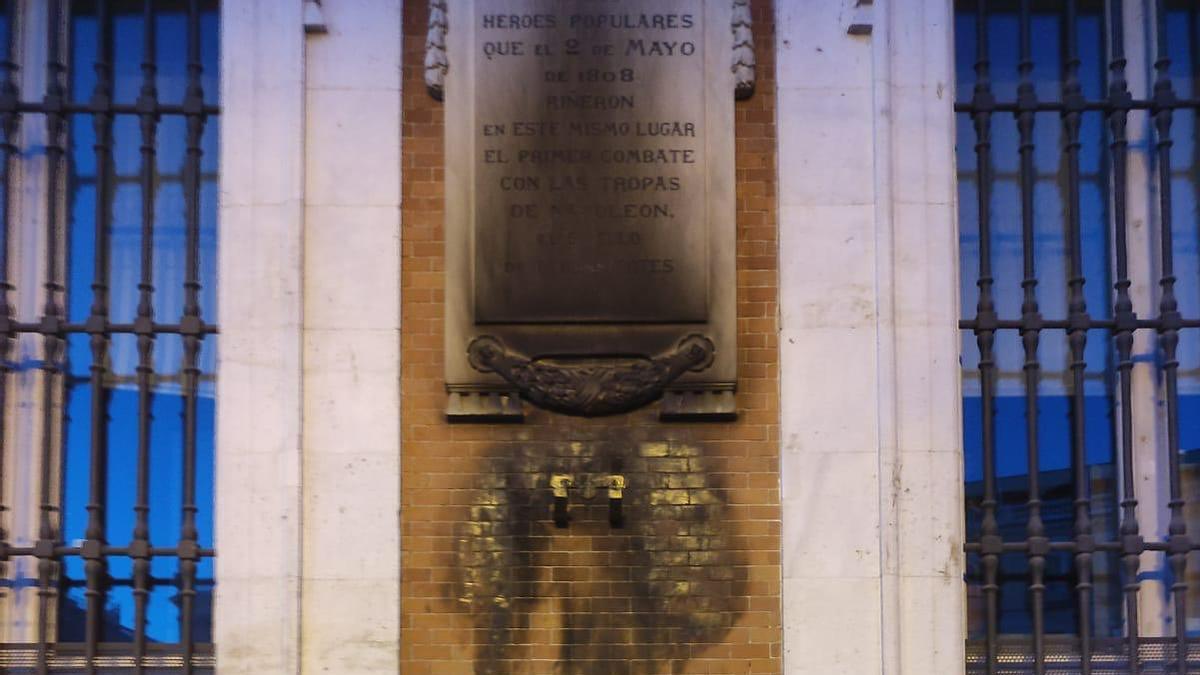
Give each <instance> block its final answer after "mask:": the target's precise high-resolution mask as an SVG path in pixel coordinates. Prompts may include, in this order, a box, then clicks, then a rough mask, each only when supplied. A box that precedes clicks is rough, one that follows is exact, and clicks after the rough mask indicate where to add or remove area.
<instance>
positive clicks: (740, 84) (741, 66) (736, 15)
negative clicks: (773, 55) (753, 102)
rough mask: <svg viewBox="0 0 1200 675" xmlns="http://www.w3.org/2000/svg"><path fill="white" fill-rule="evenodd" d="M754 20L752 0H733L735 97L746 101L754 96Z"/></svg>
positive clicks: (755, 63)
mask: <svg viewBox="0 0 1200 675" xmlns="http://www.w3.org/2000/svg"><path fill="white" fill-rule="evenodd" d="M753 26H754V24H753V19H752V17H751V16H750V0H733V76H734V78H736V80H737V84H736V88H735V89H734V97H735V98H737V100H739V101H744V100H746V99H748V98H750V97H751V96H753V95H754V81H755V71H754V69H755V66H756V65H757V61H756V60H755V58H754V30H753Z"/></svg>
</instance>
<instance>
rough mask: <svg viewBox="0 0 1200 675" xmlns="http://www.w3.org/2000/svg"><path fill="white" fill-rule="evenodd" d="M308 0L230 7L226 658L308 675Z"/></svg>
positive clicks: (221, 490) (221, 435) (222, 470)
mask: <svg viewBox="0 0 1200 675" xmlns="http://www.w3.org/2000/svg"><path fill="white" fill-rule="evenodd" d="M301 9H302V4H301V3H300V2H299V1H298V0H297V1H294V2H227V3H222V5H221V27H222V36H221V45H222V51H221V105H222V115H221V204H220V228H221V229H220V242H221V243H220V247H219V255H218V259H219V263H218V265H219V275H220V284H219V296H220V297H219V306H220V312H219V316H218V322H219V325H220V328H221V335H220V339H219V340H220V341H219V344H220V348H219V354H220V361H219V365H218V377H217V441H216V452H217V459H216V464H217V468H216V477H217V478H216V483H217V484H216V499H215V502H216V549H217V553H218V555H217V561H216V569H217V572H216V574H217V579H218V583H217V586H216V598H215V604H214V611H215V617H214V623H215V628H214V630H215V634H214V642H215V643H216V645H217V663H218V664H220V665H219V669H220V672H221V673H223V674H225V675H231V674H238V673H245V674H247V675H250V674H253V675H260V674H261V673H297V672H299V670H300V619H301V615H300V591H301V569H302V567H301V562H302V561H301V539H302V534H301V533H302V528H303V524H304V523H303V519H302V511H301V466H302V464H301V421H302V418H301V407H302V398H301V395H302V371H301V365H302V360H301V359H302V350H301V343H302V328H303V313H302V312H303V306H302V301H303V296H302V283H303V278H302V271H303V270H302V259H303V258H302V256H303V233H304V230H303V225H304V221H303V217H304V143H303V139H304V105H305V100H304V58H303V57H304V31H303V28H302V16H301Z"/></svg>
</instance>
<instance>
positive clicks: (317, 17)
mask: <svg viewBox="0 0 1200 675" xmlns="http://www.w3.org/2000/svg"><path fill="white" fill-rule="evenodd" d="M304 32H305V33H308V34H310V35H313V34H317V35H320V34H324V33H328V32H329V26H327V25H325V14H324V13H323V12H322V11H321V0H304Z"/></svg>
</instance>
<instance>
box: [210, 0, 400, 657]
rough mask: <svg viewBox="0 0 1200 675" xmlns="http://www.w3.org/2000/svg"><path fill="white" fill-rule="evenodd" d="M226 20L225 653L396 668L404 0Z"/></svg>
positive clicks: (221, 424) (220, 456)
mask: <svg viewBox="0 0 1200 675" xmlns="http://www.w3.org/2000/svg"><path fill="white" fill-rule="evenodd" d="M222 32H223V35H222V50H223V51H222V78H223V80H222V95H221V101H222V106H223V114H222V118H221V123H222V127H221V153H222V154H221V172H222V173H221V186H222V192H221V213H220V218H221V220H220V223H221V245H220V275H221V285H220V289H221V291H220V292H221V298H220V310H221V314H220V317H219V320H220V327H221V336H220V341H221V342H220V344H221V348H220V354H221V362H220V366H219V373H218V378H217V381H218V387H219V389H218V406H219V408H218V431H217V477H218V478H217V496H216V503H217V533H216V534H217V552H218V557H217V580H218V581H217V589H218V590H217V598H216V605H215V612H216V617H215V622H216V635H215V642H216V644H217V650H218V654H217V662H218V664H219V666H218V667H219V669H220V671H221V672H222V673H255V674H258V673H300V672H305V673H307V672H313V673H316V672H337V673H348V672H354V673H395V672H397V670H398V669H399V631H400V625H399V624H400V622H399V615H400V608H399V605H400V599H399V596H400V542H399V536H400V534H399V533H400V522H399V512H400V478H399V475H400V471H399V463H400V447H399V446H400V420H399V412H400V403H399V397H400V391H399V379H400V371H399V367H400V338H399V326H400V211H399V208H400V128H401V126H400V125H401V120H400V48H401V41H400V35H401V27H400V0H386V1H384V0H371V1H368V0H361V1H358V2H348V1H347V2H331V3H326V4H324V5H320V6H318V5H316V4H315V3H302V2H300V0H292V1H291V2H286V3H280V2H267V3H258V2H254V3H226V4H225V5H223V10H222Z"/></svg>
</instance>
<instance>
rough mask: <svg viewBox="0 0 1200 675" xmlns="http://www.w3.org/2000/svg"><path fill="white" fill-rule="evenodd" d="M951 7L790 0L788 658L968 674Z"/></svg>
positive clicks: (785, 224)
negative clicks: (965, 665)
mask: <svg viewBox="0 0 1200 675" xmlns="http://www.w3.org/2000/svg"><path fill="white" fill-rule="evenodd" d="M952 26H953V24H952V3H950V2H948V0H918V1H917V2H913V3H903V4H902V5H901V4H900V3H895V2H893V1H891V0H882V1H880V2H876V3H875V4H874V5H873V6H872V5H867V4H864V5H862V6H858V3H856V2H855V1H854V0H837V1H836V2H821V3H807V2H806V3H800V2H779V3H777V27H778V35H777V44H778V45H779V47H778V49H779V52H778V60H779V67H778V74H779V75H778V76H779V104H778V105H779V113H778V114H779V139H780V140H779V144H780V145H779V158H780V165H779V176H780V189H779V193H780V255H781V270H780V311H781V331H782V332H781V336H780V337H781V339H780V345H781V363H782V368H781V376H782V380H783V381H782V414H781V417H782V429H781V435H782V439H783V448H782V454H783V457H782V465H781V468H782V477H781V480H782V487H783V521H784V524H783V576H784V580H783V603H784V664H785V670H786V672H787V673H789V675H791V674H798V673H822V674H825V673H856V674H865V673H889V674H891V673H904V674H912V675H917V674H921V675H923V674H925V673H953V672H962V670H963V638H964V635H963V619H964V605H965V595H964V589H963V582H962V571H963V569H962V568H963V554H962V543H963V532H962V528H963V522H962V511H963V506H962V440H961V402H960V400H961V399H960V379H959V378H960V375H959V365H958V355H959V335H958V329H957V320H958V283H959V282H958V253H957V251H958V241H957V227H956V221H955V191H956V190H955V175H954V155H953V148H954V116H953V107H952V105H953V100H954V91H953V87H954V66H953V51H952V47H953V35H952Z"/></svg>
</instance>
